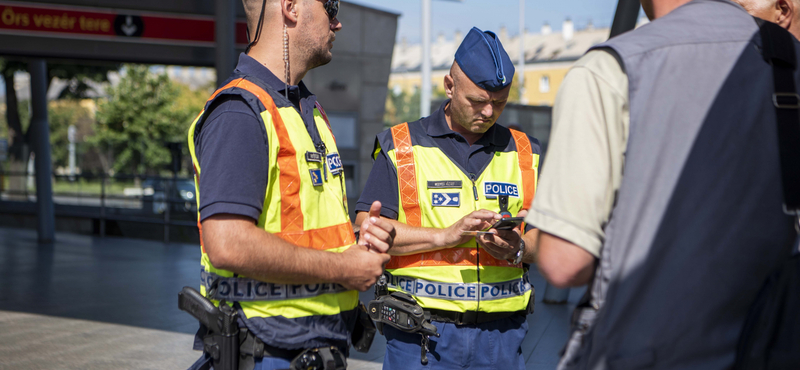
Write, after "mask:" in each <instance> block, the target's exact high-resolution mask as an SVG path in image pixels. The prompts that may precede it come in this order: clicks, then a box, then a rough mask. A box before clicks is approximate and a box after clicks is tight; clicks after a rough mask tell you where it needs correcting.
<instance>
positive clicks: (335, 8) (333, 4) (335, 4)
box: [324, 0, 339, 20]
mask: <svg viewBox="0 0 800 370" xmlns="http://www.w3.org/2000/svg"><path fill="white" fill-rule="evenodd" d="M324 6H325V11H326V12H328V18H329V19H330V20H333V19H334V18H336V16H337V15H339V0H327V1H325V5H324Z"/></svg>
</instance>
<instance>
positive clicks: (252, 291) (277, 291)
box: [200, 270, 348, 302]
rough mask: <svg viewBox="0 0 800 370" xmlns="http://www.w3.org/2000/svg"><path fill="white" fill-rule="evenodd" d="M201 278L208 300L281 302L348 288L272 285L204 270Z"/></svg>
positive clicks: (311, 285) (332, 285)
mask: <svg viewBox="0 0 800 370" xmlns="http://www.w3.org/2000/svg"><path fill="white" fill-rule="evenodd" d="M200 280H201V282H202V284H203V286H205V287H206V296H207V297H208V298H209V299H214V300H223V299H224V300H226V301H229V302H242V301H281V300H286V299H297V298H310V297H316V296H320V295H323V294H334V293H341V292H346V291H348V289H347V288H345V287H343V286H341V285H339V284H331V283H324V284H322V283H321V284H273V283H266V282H263V281H259V280H255V279H249V278H241V277H222V276H219V275H217V274H215V273H212V272H207V271H205V270H204V271H202V272H201V273H200Z"/></svg>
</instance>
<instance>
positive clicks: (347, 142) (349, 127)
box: [328, 113, 357, 148]
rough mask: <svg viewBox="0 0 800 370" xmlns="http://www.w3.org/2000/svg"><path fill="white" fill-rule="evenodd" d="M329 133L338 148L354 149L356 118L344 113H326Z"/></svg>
mask: <svg viewBox="0 0 800 370" xmlns="http://www.w3.org/2000/svg"><path fill="white" fill-rule="evenodd" d="M328 121H330V123H331V131H333V135H334V136H336V146H337V147H339V148H356V140H357V138H356V116H355V115H353V114H346V113H328Z"/></svg>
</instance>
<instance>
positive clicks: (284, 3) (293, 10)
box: [281, 0, 298, 24]
mask: <svg viewBox="0 0 800 370" xmlns="http://www.w3.org/2000/svg"><path fill="white" fill-rule="evenodd" d="M297 3H298V1H297V0H281V13H282V14H283V18H284V19H286V21H287V22H288V23H291V24H294V23H297Z"/></svg>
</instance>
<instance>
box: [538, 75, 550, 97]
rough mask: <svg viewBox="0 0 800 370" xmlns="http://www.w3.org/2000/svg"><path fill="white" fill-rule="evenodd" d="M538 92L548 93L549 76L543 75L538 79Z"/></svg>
mask: <svg viewBox="0 0 800 370" xmlns="http://www.w3.org/2000/svg"><path fill="white" fill-rule="evenodd" d="M539 92H541V93H546V92H550V76H548V75H544V76H542V77H540V78H539Z"/></svg>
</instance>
